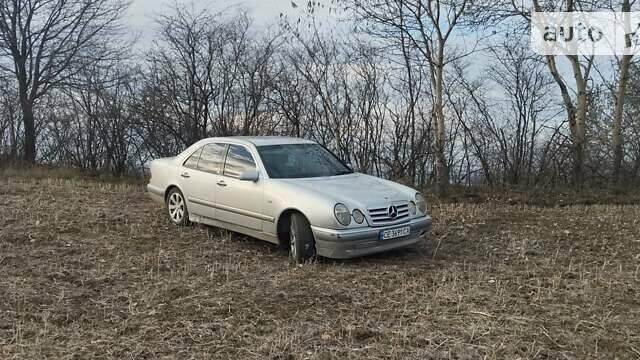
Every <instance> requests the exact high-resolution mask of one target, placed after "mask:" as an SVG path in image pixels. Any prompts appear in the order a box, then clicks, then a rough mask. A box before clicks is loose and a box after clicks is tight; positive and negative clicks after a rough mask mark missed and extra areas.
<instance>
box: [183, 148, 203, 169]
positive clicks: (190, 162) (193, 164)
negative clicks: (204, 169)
mask: <svg viewBox="0 0 640 360" xmlns="http://www.w3.org/2000/svg"><path fill="white" fill-rule="evenodd" d="M201 152H202V148H200V149H198V150H196V152H194V153H193V154H191V156H189V158H188V159H187V161H185V162H184V164H182V165H184V167H186V168H189V169H195V168H197V167H198V159H199V158H200V153H201Z"/></svg>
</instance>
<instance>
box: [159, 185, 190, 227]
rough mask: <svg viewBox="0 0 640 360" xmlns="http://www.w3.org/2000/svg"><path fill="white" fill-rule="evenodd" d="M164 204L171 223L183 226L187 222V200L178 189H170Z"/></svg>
mask: <svg viewBox="0 0 640 360" xmlns="http://www.w3.org/2000/svg"><path fill="white" fill-rule="evenodd" d="M165 204H166V206H165V208H166V210H167V215H169V220H170V221H171V223H172V224H174V225H178V226H185V225H188V224H189V211H188V210H187V202H186V200H185V198H184V195H182V192H181V191H180V189H178V188H173V189H171V190H170V191H169V194H168V195H167V201H165Z"/></svg>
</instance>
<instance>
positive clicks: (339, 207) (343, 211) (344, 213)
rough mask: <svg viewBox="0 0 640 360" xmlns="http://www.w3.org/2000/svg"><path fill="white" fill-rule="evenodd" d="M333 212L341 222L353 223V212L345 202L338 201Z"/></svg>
mask: <svg viewBox="0 0 640 360" xmlns="http://www.w3.org/2000/svg"><path fill="white" fill-rule="evenodd" d="M333 214H334V215H335V216H336V220H338V222H339V223H340V224H342V225H344V226H347V225H349V224H350V223H351V214H350V213H349V209H348V208H347V207H346V206H345V205H344V204H340V203H337V204H336V206H334V207H333Z"/></svg>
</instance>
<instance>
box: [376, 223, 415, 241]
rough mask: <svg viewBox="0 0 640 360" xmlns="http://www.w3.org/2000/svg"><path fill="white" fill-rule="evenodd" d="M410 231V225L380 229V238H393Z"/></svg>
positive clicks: (407, 233)
mask: <svg viewBox="0 0 640 360" xmlns="http://www.w3.org/2000/svg"><path fill="white" fill-rule="evenodd" d="M410 233H411V226H405V227H401V228H395V229H389V230H383V231H380V240H389V239H395V238H399V237H403V236H407V235H409V234H410Z"/></svg>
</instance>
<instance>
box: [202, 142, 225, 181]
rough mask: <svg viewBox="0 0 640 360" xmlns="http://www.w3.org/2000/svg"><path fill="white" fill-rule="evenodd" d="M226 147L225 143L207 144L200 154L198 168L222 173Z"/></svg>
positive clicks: (213, 172)
mask: <svg viewBox="0 0 640 360" xmlns="http://www.w3.org/2000/svg"><path fill="white" fill-rule="evenodd" d="M225 148H226V145H225V144H209V145H205V147H204V148H202V154H200V160H199V161H198V170H202V171H206V172H210V173H212V174H220V169H221V168H222V161H223V159H224V150H225Z"/></svg>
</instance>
